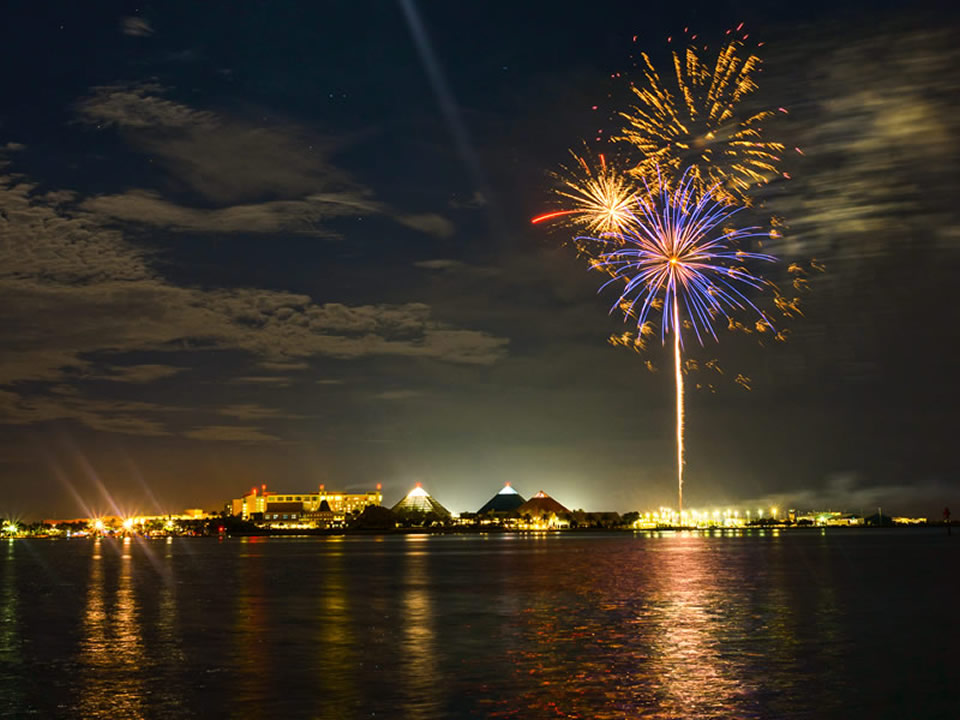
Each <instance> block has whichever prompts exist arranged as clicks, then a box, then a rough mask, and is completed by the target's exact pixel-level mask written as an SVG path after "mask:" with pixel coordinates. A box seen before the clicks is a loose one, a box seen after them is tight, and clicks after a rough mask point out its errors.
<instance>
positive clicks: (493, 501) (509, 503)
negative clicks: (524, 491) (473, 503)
mask: <svg viewBox="0 0 960 720" xmlns="http://www.w3.org/2000/svg"><path fill="white" fill-rule="evenodd" d="M525 502H526V500H524V498H523V496H522V495H521V494H520V493H518V492H517V491H516V490H514V489H513V488H512V487H510V483H506V484H505V485H504V486H503V489H502V490H501V491H500V492H498V493H497V494H496V495H494V496H493V497H492V498H490V499H489V500H487V502H486V504H485V505H484V506H483V507H482V508H480V509H479V510H477V515H485V514H487V513H491V514H496V513H509V512H513V511H514V510H516V509H517V508H519V507H520V506H521V505H523V504H524V503H525Z"/></svg>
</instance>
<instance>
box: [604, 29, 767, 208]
mask: <svg viewBox="0 0 960 720" xmlns="http://www.w3.org/2000/svg"><path fill="white" fill-rule="evenodd" d="M742 48H743V43H742V42H740V41H739V40H734V41H732V42H730V43H729V44H727V45H726V46H724V47H723V48H722V49H721V50H720V52H719V54H718V55H717V60H716V63H715V64H714V66H713V67H710V66H709V65H708V64H707V63H706V62H705V61H704V60H703V59H702V57H701V55H699V54H698V49H697V48H695V47H688V48H687V49H686V51H685V52H684V53H683V54H682V55H681V54H679V53H677V52H674V53H673V67H674V78H675V79H676V87H675V88H671V89H668V88H667V86H666V85H665V84H664V82H663V81H662V80H661V78H660V75H659V74H658V73H657V71H656V69H655V68H654V67H653V63H652V62H651V61H650V58H649V56H647V54H646V53H643V55H642V57H643V65H644V67H643V74H644V77H645V79H646V83H645V84H643V85H632V86H631V90H633V93H634V95H636V98H637V99H638V100H639V102H638V103H637V104H636V105H634V106H633V107H632V108H631V109H630V111H628V112H623V113H620V116H621V117H622V118H623V120H624V121H625V125H624V128H623V130H622V135H620V136H619V137H615V138H613V139H614V140H621V141H625V142H627V143H629V144H630V145H632V146H633V147H634V148H636V149H637V150H638V151H639V152H640V153H641V155H642V158H641V160H640V162H639V164H638V165H637V166H636V167H635V168H633V170H631V172H632V173H633V174H634V175H636V176H638V177H640V178H642V179H643V180H644V181H645V182H646V183H647V184H648V185H649V186H650V187H651V189H652V190H653V191H654V192H657V191H658V190H659V188H658V187H657V183H658V182H660V178H661V174H662V181H663V182H665V183H666V184H668V185H670V183H671V180H672V179H673V178H674V177H676V176H679V175H680V174H681V172H683V171H685V170H688V171H689V173H690V177H691V178H692V181H693V185H694V188H695V189H696V190H697V192H699V193H701V194H702V193H704V192H705V191H707V190H708V189H710V188H712V190H711V192H712V193H713V195H714V197H715V198H717V199H718V200H720V201H722V202H726V203H745V202H747V200H748V198H747V197H746V193H747V191H748V190H749V189H750V188H751V186H753V185H757V184H760V183H764V182H766V181H767V180H768V179H769V178H770V177H772V176H773V175H775V174H777V168H776V164H777V163H778V162H779V161H780V156H779V153H780V152H781V151H782V150H783V145H782V144H780V143H776V142H767V141H765V140H764V139H763V130H762V128H761V124H762V123H763V122H764V121H765V120H767V119H768V118H770V117H772V116H773V115H774V112H773V111H771V110H763V111H761V112H756V113H754V114H752V115H749V116H748V117H746V118H743V119H741V118H740V117H739V116H738V109H739V107H738V106H739V105H740V103H741V101H742V100H743V98H744V97H746V96H747V95H749V94H750V93H752V92H753V91H754V90H756V89H757V84H756V82H755V81H754V79H753V75H754V73H755V72H756V71H757V70H758V69H759V67H760V58H758V57H757V56H756V55H752V54H751V55H748V56H747V57H746V58H743V57H741V55H740V51H741V50H742ZM671 173H672V174H671Z"/></svg>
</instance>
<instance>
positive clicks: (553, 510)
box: [517, 490, 570, 518]
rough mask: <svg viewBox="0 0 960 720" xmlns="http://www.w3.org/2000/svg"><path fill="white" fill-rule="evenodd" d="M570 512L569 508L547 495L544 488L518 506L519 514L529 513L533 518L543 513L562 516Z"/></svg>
mask: <svg viewBox="0 0 960 720" xmlns="http://www.w3.org/2000/svg"><path fill="white" fill-rule="evenodd" d="M569 512H570V511H569V510H567V509H566V508H565V507H564V506H563V505H561V504H560V503H558V502H557V501H556V500H554V499H553V498H552V497H550V496H549V495H547V494H546V493H545V492H544V491H543V490H541V491H540V492H538V493H537V494H536V495H534V496H533V497H532V498H530V499H529V500H527V501H526V502H525V503H524V504H523V505H521V506H520V507H518V508H517V514H518V515H529V516H530V517H533V518H538V517H541V516H543V515H547V516H550V515H553V516H555V517H560V516H561V515H564V514H566V513H569Z"/></svg>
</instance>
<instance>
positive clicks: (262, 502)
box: [230, 484, 383, 520]
mask: <svg viewBox="0 0 960 720" xmlns="http://www.w3.org/2000/svg"><path fill="white" fill-rule="evenodd" d="M266 487H267V486H266V485H263V486H261V488H260V491H259V492H258V491H257V488H253V489H251V490H250V492H249V493H248V494H246V495H244V496H243V497H242V498H236V499H234V500H232V501H231V502H230V510H231V514H233V515H234V516H240V517H242V518H243V519H244V520H249V519H251V516H253V515H255V514H258V513H259V514H260V515H259V516H260V517H263V519H264V520H267V519H270V520H273V519H276V520H299V519H301V518H302V517H309V516H310V515H311V514H314V513H318V512H320V511H321V505H323V504H324V503H326V506H327V508H328V509H329V511H330V512H332V513H334V515H337V516H341V517H346V516H347V515H351V514H353V513H356V512H363V509H364V508H365V507H367V506H368V505H380V504H381V503H382V502H383V493H381V492H380V485H379V484H378V485H377V489H376V490H374V491H373V492H366V493H343V492H327V490H326V489H325V488H324V486H323V485H321V486H320V490H319V492H313V493H302V492H301V493H275V492H268V491H267V489H266ZM274 515H276V516H278V517H277V518H273V516H274ZM268 516H269V517H268Z"/></svg>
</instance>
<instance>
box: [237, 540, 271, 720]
mask: <svg viewBox="0 0 960 720" xmlns="http://www.w3.org/2000/svg"><path fill="white" fill-rule="evenodd" d="M241 542H242V544H243V548H244V550H245V552H243V553H241V554H240V556H239V558H238V561H239V562H238V564H237V576H238V577H237V583H236V588H237V596H236V601H235V606H234V625H233V633H232V635H233V639H234V652H233V658H234V662H235V664H236V668H237V670H239V677H238V678H237V683H236V687H237V693H236V695H235V698H234V700H235V702H233V703H231V704H230V705H231V706H232V712H231V717H236V718H244V719H246V718H259V717H265V715H264V711H265V710H268V708H267V707H266V701H267V698H268V697H269V686H270V677H269V674H268V666H267V664H266V663H265V661H264V655H265V651H264V643H266V641H267V633H266V626H267V607H266V593H267V592H268V590H267V588H266V587H265V584H264V567H263V564H264V562H265V561H266V558H265V557H264V555H263V553H261V552H258V550H259V548H258V547H257V545H258V544H259V543H261V542H265V540H264V539H263V538H257V537H245V538H243V539H242V541H241Z"/></svg>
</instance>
